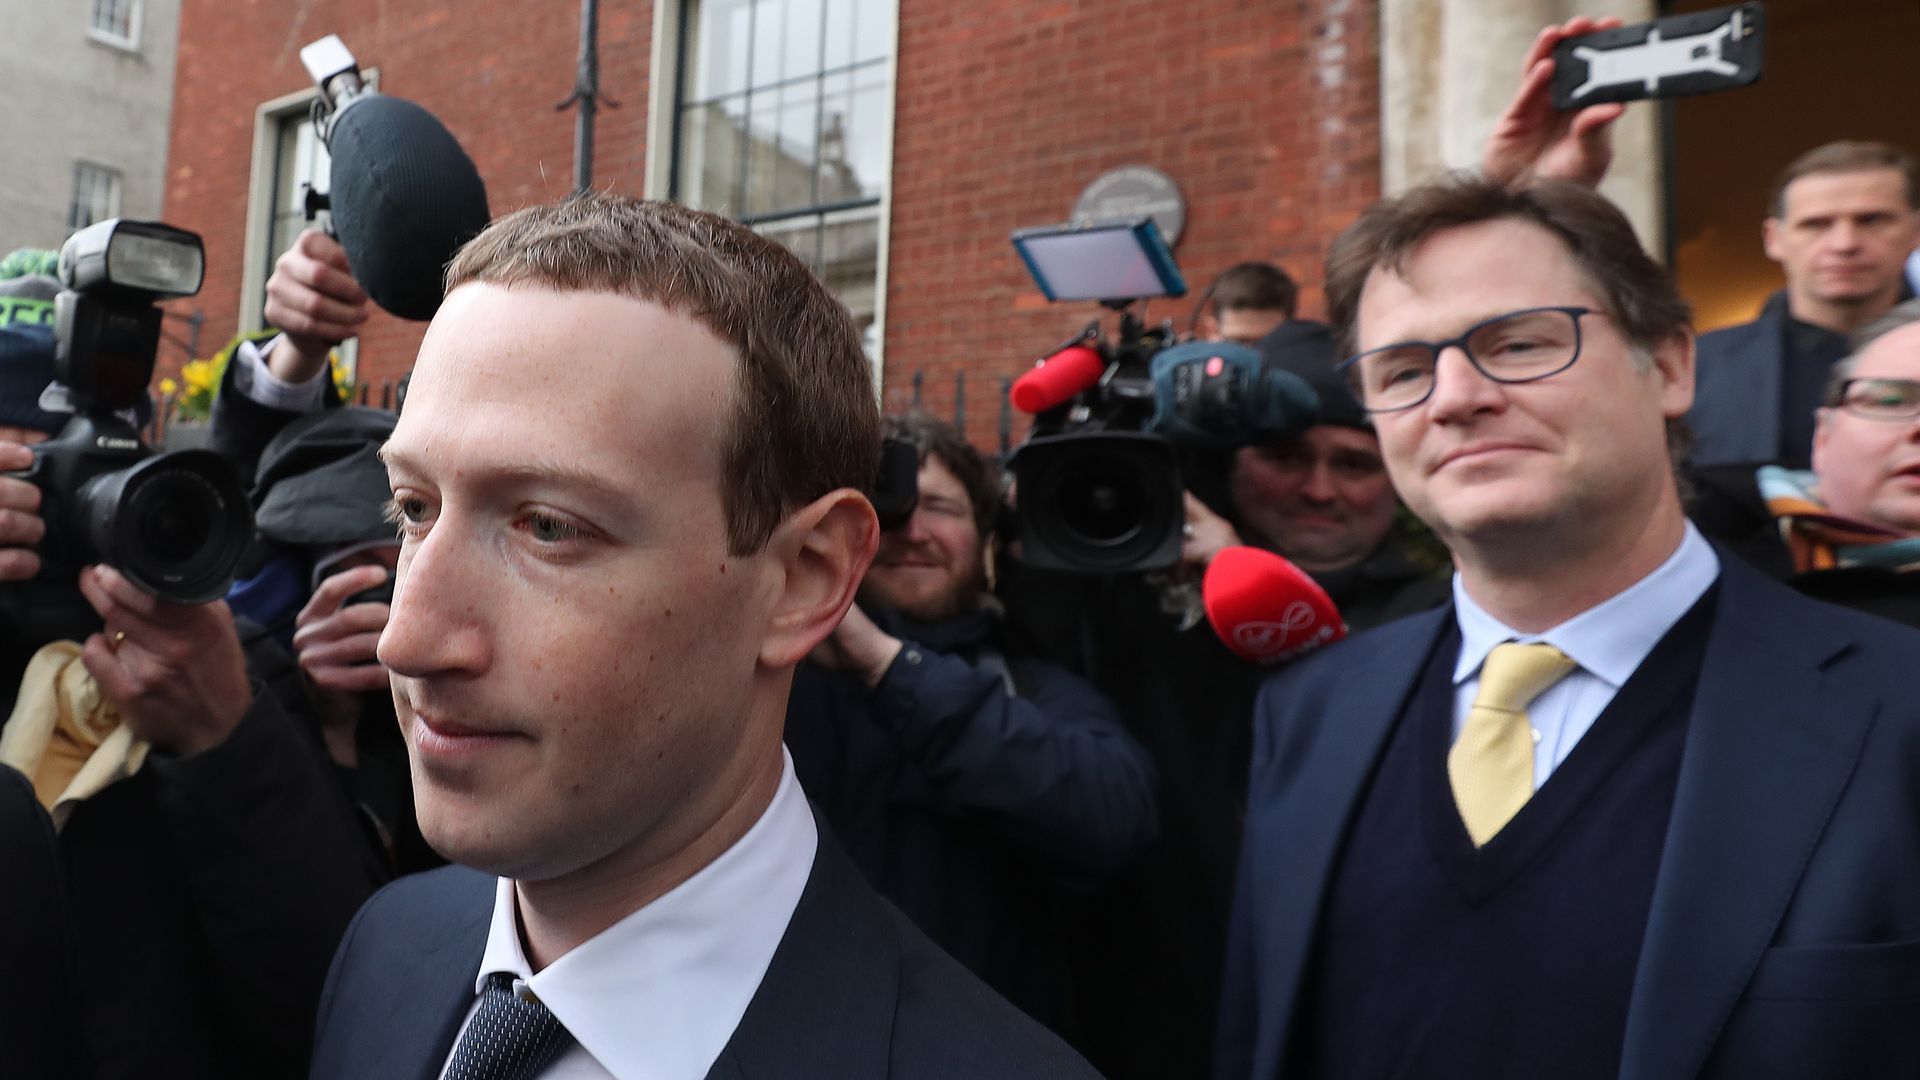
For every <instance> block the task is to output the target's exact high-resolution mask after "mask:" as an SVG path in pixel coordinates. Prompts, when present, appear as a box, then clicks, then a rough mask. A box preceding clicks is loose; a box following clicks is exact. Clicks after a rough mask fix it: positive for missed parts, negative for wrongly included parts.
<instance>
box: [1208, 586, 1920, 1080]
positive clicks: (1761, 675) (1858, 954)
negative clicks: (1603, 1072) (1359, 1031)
mask: <svg viewBox="0 0 1920 1080" xmlns="http://www.w3.org/2000/svg"><path fill="white" fill-rule="evenodd" d="M1452 617H1453V613H1452V609H1451V608H1450V607H1449V608H1446V609H1442V610H1439V611H1435V612H1430V613H1427V614H1422V615H1415V616H1412V617H1410V618H1407V619H1404V620H1401V621H1400V622H1397V623H1392V624H1389V625H1387V626H1385V627H1382V628H1380V629H1378V630H1375V631H1372V632H1370V633H1367V634H1362V635H1359V636H1357V637H1355V638H1352V639H1349V640H1348V641H1346V642H1343V643H1341V644H1339V645H1336V646H1334V647H1332V648H1329V649H1327V650H1326V651H1325V652H1323V653H1321V654H1320V655H1318V656H1315V657H1312V658H1310V659H1309V660H1307V661H1306V662H1304V663H1301V664H1299V665H1297V666H1296V667H1293V668H1291V669H1288V670H1286V671H1284V672H1282V673H1280V674H1279V675H1277V676H1276V677H1275V678H1274V679H1273V680H1272V681H1271V682H1269V683H1268V685H1267V686H1266V687H1265V688H1264V690H1263V691H1262V694H1261V698H1260V703H1259V705H1258V707H1257V709H1256V713H1255V721H1254V723H1255V729H1254V754H1253V767H1252V770H1251V777H1250V779H1251V789H1250V792H1249V795H1248V810H1247V830H1246V843H1245V846H1244V848H1243V852H1242V857H1241V866H1240V875H1239V884H1238V889H1237V893H1236V896H1235V902H1234V914H1233V920H1232V928H1231V931H1230V937H1229V948H1228V954H1227V977H1226V983H1225V989H1224V993H1223V997H1222V1005H1221V1013H1222V1017H1221V1036H1220V1041H1219V1047H1218V1055H1217V1062H1216V1074H1217V1075H1218V1076H1219V1077H1221V1078H1222V1080H1226V1078H1233V1080H1245V1078H1249V1077H1259V1078H1261V1080H1268V1078H1272V1077H1275V1076H1279V1075H1282V1069H1283V1066H1284V1065H1285V1063H1286V1062H1287V1061H1288V1054H1289V1046H1288V1043H1289V1038H1290V1036H1291V1035H1292V1031H1291V1028H1292V1025H1293V1020H1294V1017H1295V1016H1296V1014H1298V1012H1299V1011H1300V1000H1299V997H1300V994H1301V993H1302V988H1303V986H1304V985H1305V982H1304V975H1305V973H1306V970H1307V967H1308V964H1309V963H1310V962H1311V960H1312V956H1313V946H1314V933H1315V929H1316V927H1317V926H1318V924H1319V921H1320V913H1321V907H1322V904H1323V903H1324V901H1325V897H1326V893H1327V888H1328V884H1329V880H1330V877H1331V875H1332V873H1333V871H1334V869H1335V864H1336V861H1337V859H1338V857H1339V852H1340V850H1341V846H1342V844H1343V842H1344V838H1345V836H1346V833H1347V830H1348V828H1349V827H1350V825H1351V823H1352V820H1353V817H1354V814H1355V811H1356V808H1357V807H1358V805H1359V803H1360V801H1361V796H1362V794H1363V793H1364V791H1365V788H1366V784H1367V779H1368V776H1369V775H1370V773H1371V772H1372V769H1373V766H1374V763H1375V761H1376V760H1377V759H1378V757H1379V755H1380V753H1381V751H1382V749H1383V747H1384V746H1385V745H1386V743H1387V741H1388V736H1389V734H1390V732H1391V731H1392V728H1393V725H1394V721H1395V719H1396V717H1398V716H1399V715H1400V712H1401V710H1402V708H1403V707H1404V705H1405V703H1406V702H1407V700H1408V698H1409V696H1410V695H1411V694H1412V692H1413V688H1414V684H1415V682H1416V681H1417V679H1418V676H1419V674H1420V671H1421V669H1422V666H1423V665H1424V664H1425V663H1426V660H1427V657H1428V656H1429V655H1431V652H1432V649H1433V647H1434V646H1435V644H1436V642H1437V639H1438V638H1439V636H1440V635H1441V634H1443V633H1445V632H1446V630H1447V629H1448V627H1447V621H1448V620H1449V619H1451V618H1452ZM1916 670H1920V632H1916V631H1914V630H1912V629H1909V628H1906V627H1902V626H1898V625H1896V624H1894V623H1891V622H1887V621H1884V620H1881V619H1877V618H1872V617H1868V616H1863V615H1858V614H1855V613H1853V612H1849V611H1845V610H1842V609H1840V608H1836V607H1832V606H1829V605H1826V604H1822V603H1818V602H1816V601H1813V600H1808V599H1806V598H1804V597H1802V596H1799V595H1798V594H1796V593H1794V592H1792V591H1791V590H1789V589H1787V588H1785V587H1783V586H1781V585H1778V584H1776V583H1774V582H1771V581H1768V580H1766V579H1765V578H1763V577H1761V576H1760V575H1759V574H1758V573H1756V572H1755V571H1753V570H1751V569H1749V568H1747V567H1745V566H1743V565H1741V564H1740V563H1739V561H1738V560H1736V559H1734V558H1732V557H1729V556H1727V555H1725V554H1724V553H1723V554H1722V555H1721V577H1720V593H1719V599H1718V601H1717V604H1716V606H1715V612H1714V618H1713V626H1712V630H1711V631H1710V636H1709V638H1708V641H1707V651H1706V657H1705V660H1704V661H1703V663H1702V667H1701V671H1700V678H1699V682H1698V687H1697V690H1696V694H1695V699H1694V706H1693V715H1692V720H1691V723H1690V725H1689V727H1688V730H1687V736H1686V747H1685V750H1684V757H1683V760H1682V763H1681V768H1680V780H1679V786H1678V789H1677V790H1676V792H1675V796H1674V805H1673V815H1672V818H1671V820H1670V822H1669V824H1668V828H1667V839H1666V848H1665V852H1664V854H1663V856H1662V858H1661V862H1660V869H1659V872H1658V875H1657V877H1656V880H1655V885H1654V895H1653V904H1652V910H1651V912H1650V914H1649V917H1648V922H1647V930H1646V937H1645V939H1644V942H1643V944H1642V948H1641V953H1640V959H1639V966H1638V969H1637V971H1636V974H1635V978H1634V985H1633V994H1632V998H1631V1000H1630V1004H1629V1008H1628V1018H1627V1028H1626V1032H1625V1043H1624V1046H1623V1055H1622V1061H1621V1069H1620V1075H1621V1077H1622V1078H1624V1080H1678V1078H1684V1077H1727V1078H1734V1077H1737V1078H1740V1080H1754V1078H1767V1077H1794V1078H1797V1080H1808V1078H1819V1077H1866V1076H1873V1077H1879V1076H1916V1075H1920V1022H1916V1017H1920V694H1916V693H1915V672H1916ZM1383 1037H1387V1038H1390V1037H1391V1035H1390V1034H1385V1035H1383Z"/></svg>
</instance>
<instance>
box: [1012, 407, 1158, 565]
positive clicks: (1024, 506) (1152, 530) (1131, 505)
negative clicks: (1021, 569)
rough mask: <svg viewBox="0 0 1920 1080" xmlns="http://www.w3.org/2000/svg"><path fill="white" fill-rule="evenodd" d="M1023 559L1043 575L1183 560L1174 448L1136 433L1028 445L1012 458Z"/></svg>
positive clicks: (1042, 440) (1070, 437)
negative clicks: (1017, 488)
mask: <svg viewBox="0 0 1920 1080" xmlns="http://www.w3.org/2000/svg"><path fill="white" fill-rule="evenodd" d="M1014 472H1015V475H1016V476H1017V477H1018V480H1019V492H1020V508H1019V517H1020V533H1021V539H1022V542H1023V548H1024V554H1023V557H1024V558H1026V560H1027V561H1028V562H1030V563H1032V564H1034V565H1036V566H1039V567H1042V568H1045V569H1062V570H1074V571H1080V572H1086V573H1127V572H1131V571H1135V570H1152V569H1158V568H1160V567H1164V566H1171V565H1173V563H1174V562H1175V561H1177V560H1178V559H1179V556H1180V525H1181V523H1182V521H1184V520H1185V514H1184V509H1183V507H1182V504H1181V498H1182V495H1181V486H1180V474H1179V469H1178V466H1177V465H1176V463H1175V460H1174V456H1173V447H1172V444H1170V443H1168V442H1167V441H1166V440H1165V439H1162V438H1159V437H1157V436H1153V435H1144V434H1140V433H1137V432H1097V433H1094V432H1090V433H1084V434H1078V433H1077V434H1070V435H1060V436H1050V437H1042V438H1038V439H1033V440H1030V441H1029V442H1028V443H1027V445H1026V446H1024V447H1023V448H1022V449H1021V450H1020V453H1019V455H1018V456H1017V457H1016V458H1015V459H1014Z"/></svg>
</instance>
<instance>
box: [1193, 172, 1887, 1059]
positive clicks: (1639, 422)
mask: <svg viewBox="0 0 1920 1080" xmlns="http://www.w3.org/2000/svg"><path fill="white" fill-rule="evenodd" d="M1327 283H1328V284H1327V294H1328V301H1329V309H1330V311H1331V314H1332V319H1333V322H1334V324H1335V327H1336V329H1337V331H1338V332H1339V333H1340V334H1341V335H1342V337H1343V338H1344V339H1345V340H1346V341H1347V343H1348V346H1349V348H1348V350H1347V351H1348V352H1349V353H1351V354H1355V359H1354V360H1353V361H1351V362H1350V363H1349V365H1348V368H1347V370H1348V371H1349V373H1350V374H1351V376H1352V382H1353V385H1354V386H1355V389H1356V392H1357V394H1358V395H1359V397H1360V400H1361V402H1362V404H1363V405H1365V406H1366V407H1367V408H1368V410H1369V411H1371V412H1372V413H1373V414H1374V421H1375V426H1376V430H1378V432H1379V434H1380V443H1381V449H1382V452H1383V454H1384V456H1385V458H1386V461H1387V466H1388V469H1389V470H1390V472H1391V473H1392V475H1393V479H1394V482H1395V485H1396V487H1397V488H1398V489H1399V491H1400V493H1401V496H1402V498H1403V499H1404V500H1405V501H1406V503H1407V505H1408V506H1409V507H1410V508H1411V509H1412V510H1413V511H1414V512H1415V513H1416V514H1418V515H1419V516H1420V517H1421V518H1422V519H1423V520H1425V521H1426V522H1427V523H1428V524H1429V525H1431V526H1432V527H1433V529H1434V531H1435V532H1436V533H1437V534H1438V535H1439V536H1440V537H1441V539H1442V540H1444V541H1445V542H1446V543H1447V545H1448V547H1449V548H1450V549H1451V550H1452V552H1453V555H1454V559H1455V564H1456V567H1457V573H1456V577H1455V579H1454V604H1453V606H1452V607H1451V608H1447V609H1441V610H1440V611H1436V612H1434V613H1431V614H1426V615H1417V616H1413V617H1411V618H1409V619H1406V620H1403V621H1400V622H1397V623H1392V624H1389V625H1387V626H1386V627H1383V628H1381V629H1379V630H1376V631H1373V632H1371V633H1367V634H1362V635H1358V636H1356V637H1354V638H1352V639H1349V640H1348V641H1347V642H1344V643H1342V644H1340V645H1337V646H1334V647H1332V648H1329V649H1327V650H1325V651H1324V652H1322V653H1320V654H1318V655H1316V656H1314V657H1312V658H1309V659H1308V660H1307V661H1305V662H1303V663H1301V664H1300V665H1298V666H1297V667H1294V668H1292V669H1289V670H1287V671H1284V672H1282V673H1281V674H1280V675H1279V676H1278V677H1276V678H1275V679H1274V680H1273V681H1272V682H1271V683H1269V684H1268V686H1267V687H1266V688H1265V689H1264V690H1263V692H1262V695H1261V699H1260V704H1259V707H1258V709H1257V712H1256V718H1255V733H1254V740H1255V745H1254V753H1253V765H1252V769H1251V774H1250V791H1249V797H1248V804H1249V805H1248V820H1247V829H1246V845H1245V848H1244V851H1243V856H1242V863H1241V868H1240V875H1239V884H1238V889H1237V895H1236V900H1235V911H1234V916H1233V922H1232V925H1233V929H1232V931H1231V934H1230V946H1229V950H1228V961H1227V965H1228V975H1227V979H1226V985H1225V990H1224V995H1223V1007H1222V1012H1223V1020H1222V1028H1221V1038H1220V1043H1219V1055H1218V1063H1217V1074H1218V1075H1219V1076H1220V1077H1222V1078H1227V1077H1232V1078H1246V1077H1260V1078H1263V1080H1265V1078H1270V1077H1274V1076H1289V1077H1293V1076H1301V1077H1308V1076H1337V1077H1343V1078H1345V1077H1355V1078H1366V1077H1384V1076H1483V1077H1515V1078H1520V1077H1541V1076H1552V1077H1556V1078H1569V1077H1574V1078H1577V1077H1595V1078H1599V1077H1614V1076H1620V1077H1629V1078H1654V1077H1661V1078H1668V1077H1694V1076H1715V1077H1742V1078H1749V1077H1767V1076H1795V1077H1826V1076H1833V1077H1839V1076H1892V1075H1910V1074H1912V1073H1914V1071H1915V1070H1916V1069H1920V1036H1916V1034H1915V1032H1914V1028H1913V1025H1912V1024H1911V1023H1910V1013H1911V1009H1912V1007H1913V1003H1914V1002H1915V1001H1916V1000H1920V819H1917V818H1916V817H1915V815H1913V814H1912V813H1911V807H1912V805H1913V803H1914V800H1915V798H1916V795H1920V703H1916V701H1915V699H1914V696H1913V694H1912V693H1911V690H1910V686H1911V677H1910V674H1909V673H1910V671H1911V667H1912V664H1913V662H1914V658H1915V657H1920V636H1916V635H1915V634H1914V633H1913V632H1911V631H1910V630H1907V629H1905V628H1901V627H1898V626H1895V625H1893V624H1891V623H1886V622H1883V621H1880V620H1876V619H1869V618H1864V617H1860V616H1857V615H1854V614H1852V613H1848V612H1844V611H1841V610H1838V609H1835V608H1830V607H1827V606H1825V605H1821V604H1818V603H1815V602H1812V601H1809V600H1806V599H1804V598H1802V597H1799V596H1797V595H1795V594H1793V593H1792V592H1790V591H1789V590H1786V589H1784V588H1783V587H1781V586H1779V585H1777V584H1775V583H1772V582H1769V581H1766V580H1764V579H1762V578H1761V577H1760V576H1759V575H1758V574H1756V573H1754V572H1753V571H1751V570H1747V569H1745V568H1743V567H1742V566H1741V565H1740V564H1739V563H1738V561H1737V560H1734V559H1732V558H1728V557H1722V556H1720V555H1719V554H1718V553H1717V552H1716V551H1715V550H1714V549H1713V548H1712V547H1710V546H1709V545H1708V544H1707V543H1706V542H1705V541H1704V540H1703V539H1702V538H1701V537H1700V535H1699V534H1698V532H1697V531H1696V530H1695V529H1693V528H1692V527H1691V526H1690V525H1688V524H1687V521H1686V519H1685V517H1684V515H1683V513H1682V511H1681V504H1680V499H1679V495H1678V492H1677V485H1676V483H1675V481H1674V478H1673V463H1672V460H1671V452H1670V449H1669V446H1668V445H1667V440H1666V438H1665V437H1664V430H1665V429H1666V428H1667V427H1668V425H1669V423H1670V422H1671V421H1672V420H1674V419H1676V418H1678V417H1680V416H1682V415H1684V414H1685V412H1686V411H1687V409H1688V407H1689V406H1690V405H1691V404H1692V391H1693V335H1692V333H1691V330H1690V329H1689V326H1688V313H1687V309H1686V305H1685V304H1684V303H1683V302H1682V301H1681V300H1680V299H1679V297H1678V296H1677V295H1676V294H1675V293H1674V291H1673V287H1672V284H1671V281H1670V279H1669V278H1668V276H1667V275H1666V273H1665V272H1664V271H1663V270H1662V269H1661V268H1660V267H1659V266H1658V265H1657V264H1655V263H1654V262H1653V260H1651V259H1650V258H1648V257H1647V256H1646V255H1645V254H1644V252H1642V250H1641V249H1640V247H1639V244H1638V241H1637V240H1636V239H1635V237H1634V234H1633V231H1632V229H1631V227H1630V226H1629V224H1628V223H1627V221H1626V219H1625V217H1624V216H1623V215H1621V214H1620V212H1619V211H1618V210H1617V209H1616V208H1614V207H1613V206H1612V204H1610V203H1608V202H1606V201H1605V200H1604V199H1603V198H1602V197H1600V196H1598V195H1597V194H1595V193H1593V192H1592V191H1590V190H1588V189H1586V188H1584V187H1579V186H1576V185H1573V184H1569V183H1553V182H1549V183H1544V184H1540V185H1537V186H1534V187H1531V188H1528V189H1525V190H1519V191H1514V190H1508V189H1506V188H1503V187H1501V186H1499V185H1497V184H1494V183H1491V182H1488V181H1485V180H1481V179H1478V178H1458V179H1454V180H1450V181H1445V182H1441V183H1437V184H1432V185H1428V186H1425V187H1421V188H1417V189H1415V190H1413V191H1411V192H1408V193H1407V194H1405V195H1403V196H1401V197H1399V198H1397V199H1394V200H1391V201H1388V202H1384V203H1382V204H1380V205H1378V206H1376V207H1374V208H1373V209H1372V210H1370V211H1368V212H1367V213H1366V214H1364V215H1363V216H1362V217H1361V219H1360V220H1359V221H1358V222H1357V223H1356V224H1355V225H1354V226H1353V227H1352V228H1351V229H1349V230H1348V231H1347V232H1346V233H1345V234H1343V235H1342V237H1341V238H1340V239H1339V240H1338V241H1336V243H1335V245H1334V248H1333V250H1332V252H1331V254H1330V255H1329V257H1328V273H1327Z"/></svg>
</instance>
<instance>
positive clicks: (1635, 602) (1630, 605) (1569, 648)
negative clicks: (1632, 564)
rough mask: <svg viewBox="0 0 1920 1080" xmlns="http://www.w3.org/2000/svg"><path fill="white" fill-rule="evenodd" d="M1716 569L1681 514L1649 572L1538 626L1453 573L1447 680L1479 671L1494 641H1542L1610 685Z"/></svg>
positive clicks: (1625, 674) (1620, 680) (1623, 677)
mask: <svg viewBox="0 0 1920 1080" xmlns="http://www.w3.org/2000/svg"><path fill="white" fill-rule="evenodd" d="M1719 575H1720V557H1719V556H1718V555H1716V554H1714V550H1713V547H1712V545H1710V544H1708V543H1707V542H1706V540H1705V539H1704V538H1703V537H1701V535H1700V530H1698V529H1696V528H1694V527H1693V523H1692V522H1691V521H1689V522H1687V524H1686V533H1685V535H1683V536H1682V537H1681V538H1680V546H1679V547H1677V548H1675V549H1674V552H1673V554H1672V555H1669V556H1667V561H1665V562H1663V563H1661V564H1660V566H1659V568H1658V569H1656V570H1654V572H1653V573H1651V574H1648V575H1647V576H1646V577H1643V578H1641V579H1640V580H1639V581H1637V582H1634V583H1633V584H1632V585H1631V586H1628V587H1627V588H1626V589H1624V590H1622V591H1621V592H1618V593H1616V594H1614V595H1613V596H1611V597H1609V598H1608V599H1606V600H1604V601H1602V602H1600V603H1599V604H1596V605H1594V606H1593V607H1590V608H1588V609H1587V610H1585V611H1583V612H1581V613H1580V614H1578V615H1575V616H1574V617H1573V618H1571V619H1568V620H1567V621H1566V622H1563V623H1561V624H1560V625H1558V626H1556V627H1553V628H1552V629H1550V630H1548V631H1546V632H1545V633H1540V634H1523V633H1521V632H1520V631H1518V630H1515V629H1513V628H1512V627H1510V626H1508V625H1507V624H1505V623H1503V622H1501V621H1500V620H1499V619H1496V618H1494V617H1493V616H1492V615H1491V614H1488V612H1487V610H1486V609H1485V608H1483V607H1481V606H1480V605H1479V604H1476V603H1474V601H1473V597H1471V596H1468V595H1467V590H1466V588H1465V587H1464V586H1462V585H1461V584H1460V575H1459V574H1455V575H1454V576H1453V610H1454V616H1455V618H1457V619H1458V620H1459V623H1460V658H1459V659H1458V660H1457V661H1455V662H1454V666H1453V682H1454V685H1455V686H1458V685H1460V684H1461V683H1463V682H1466V681H1467V680H1468V679H1471V678H1474V677H1476V676H1477V675H1479V673H1480V665H1481V664H1482V663H1484V662H1485V661H1486V659H1487V654H1488V653H1489V652H1492V651H1493V647H1494V646H1495V645H1499V644H1501V643H1502V642H1507V641H1519V642H1525V643H1531V642H1535V641H1544V642H1546V643H1547V644H1549V645H1552V646H1553V647H1554V648H1556V649H1559V650H1560V651H1561V652H1563V653H1566V654H1567V655H1568V656H1570V657H1572V658H1573V661H1574V663H1576V664H1579V665H1580V668H1581V670H1583V671H1586V672H1588V673H1589V674H1592V675H1594V676H1596V677H1597V678H1599V679H1600V680H1601V681H1602V682H1605V683H1606V684H1607V685H1608V686H1610V687H1612V688H1613V689H1615V690H1618V689H1620V687H1621V686H1623V685H1625V683H1626V681H1627V679H1628V678H1629V677H1630V676H1631V675H1632V674H1633V673H1634V670H1635V669H1637V668H1638V667H1639V666H1640V662H1641V661H1642V660H1645V659H1646V658H1647V654H1648V653H1650V652H1652V651H1653V647H1654V646H1655V645H1656V644H1658V643H1659V641H1660V638H1661V637H1662V636H1664V635H1665V634H1666V632H1667V631H1668V630H1669V629H1671V628H1672V627H1673V624H1674V623H1676V622H1679V621H1680V616H1682V615H1685V614H1686V613H1687V610H1688V609H1689V608H1691V607H1693V605H1694V602H1695V601H1697V600H1699V599H1700V597H1701V596H1702V595H1703V594H1704V593H1705V592H1706V591H1707V589H1708V588H1709V587H1711V586H1712V585H1713V582H1714V579H1715V578H1717V577H1719Z"/></svg>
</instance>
